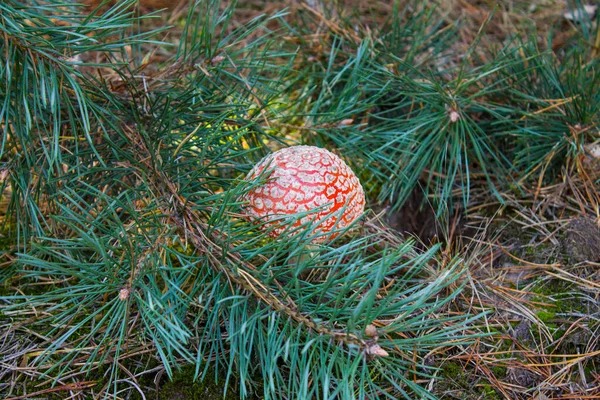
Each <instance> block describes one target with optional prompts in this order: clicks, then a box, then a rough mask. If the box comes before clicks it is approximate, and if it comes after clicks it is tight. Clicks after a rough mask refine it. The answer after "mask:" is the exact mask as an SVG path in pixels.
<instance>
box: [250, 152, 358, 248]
mask: <svg viewBox="0 0 600 400" xmlns="http://www.w3.org/2000/svg"><path fill="white" fill-rule="evenodd" d="M265 168H268V170H267V171H266V172H267V175H266V177H267V181H266V183H265V184H263V185H261V186H258V187H256V188H254V189H252V190H251V191H249V192H248V193H247V194H246V195H245V196H244V200H247V202H248V203H247V205H246V207H245V211H246V215H247V217H248V219H249V220H251V221H257V220H263V221H266V223H265V224H264V225H263V227H264V228H265V229H266V228H273V229H272V230H271V231H270V232H269V235H270V236H272V237H279V236H280V235H281V234H282V233H283V232H284V231H285V229H286V228H288V227H289V225H288V226H285V224H283V225H282V224H281V218H282V217H285V216H294V215H295V214H298V213H306V215H305V216H303V217H302V218H297V217H295V218H293V225H292V227H298V226H301V225H303V224H305V223H307V222H309V221H312V220H314V221H315V224H316V225H315V226H314V232H315V233H317V234H318V235H317V237H316V238H315V239H314V240H313V241H314V242H324V241H326V240H330V239H333V238H334V237H336V236H337V235H338V232H332V230H334V229H335V230H338V229H343V228H345V227H346V226H348V225H350V224H351V223H352V222H353V221H354V220H356V219H357V218H358V217H359V216H360V215H361V214H362V213H363V210H364V207H365V193H364V191H363V188H362V186H361V184H360V182H359V181H358V178H357V177H356V175H355V174H354V172H352V170H351V169H350V167H348V165H346V163H345V162H344V161H343V160H342V159H341V158H339V157H338V156H336V155H335V154H333V153H332V152H330V151H327V150H325V149H321V148H318V147H313V146H293V147H288V148H285V149H282V150H279V151H276V152H274V153H272V154H270V155H268V156H266V157H265V158H263V159H262V160H261V161H260V162H259V163H258V164H256V166H255V167H254V168H253V169H252V171H250V173H249V174H248V176H247V177H246V179H247V180H252V179H254V178H256V177H258V176H260V175H261V174H263V171H264V170H265ZM311 210H314V212H311ZM342 210H343V211H342ZM330 232H331V233H330Z"/></svg>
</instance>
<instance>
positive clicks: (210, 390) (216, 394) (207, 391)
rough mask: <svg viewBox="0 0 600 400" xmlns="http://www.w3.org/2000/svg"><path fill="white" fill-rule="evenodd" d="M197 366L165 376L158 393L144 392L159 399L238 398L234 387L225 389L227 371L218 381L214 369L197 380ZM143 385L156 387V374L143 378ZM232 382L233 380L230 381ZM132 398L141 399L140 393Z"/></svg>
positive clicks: (230, 399) (199, 399)
mask: <svg viewBox="0 0 600 400" xmlns="http://www.w3.org/2000/svg"><path fill="white" fill-rule="evenodd" d="M194 374H195V366H194V365H187V366H184V367H182V368H181V369H179V370H178V371H175V372H174V374H173V379H172V380H168V378H167V379H165V378H164V377H163V379H162V380H161V385H160V386H159V388H158V393H156V394H149V393H144V394H145V395H146V397H149V396H148V395H150V397H152V398H156V399H159V400H184V399H185V400H205V399H215V400H216V399H223V400H238V399H239V398H240V396H239V394H238V393H237V392H236V391H235V389H234V388H233V387H228V388H227V391H225V373H222V374H221V376H222V379H220V380H219V381H218V382H215V380H214V376H215V373H214V370H212V371H209V372H208V373H207V374H206V379H204V380H203V381H195V382H194ZM141 383H142V386H144V387H154V376H146V377H145V378H144V379H143V380H142V382H141ZM230 383H231V382H230ZM130 398H131V399H132V400H141V399H142V397H141V395H140V394H139V393H137V392H135V393H132V396H131V397H130ZM248 398H249V399H258V398H257V397H253V396H251V397H248Z"/></svg>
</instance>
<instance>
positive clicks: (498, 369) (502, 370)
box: [490, 365, 508, 379]
mask: <svg viewBox="0 0 600 400" xmlns="http://www.w3.org/2000/svg"><path fill="white" fill-rule="evenodd" d="M490 371H492V373H493V374H494V376H495V377H496V378H498V379H502V378H504V377H506V373H507V372H508V369H507V368H506V367H502V366H500V365H496V366H493V367H491V368H490Z"/></svg>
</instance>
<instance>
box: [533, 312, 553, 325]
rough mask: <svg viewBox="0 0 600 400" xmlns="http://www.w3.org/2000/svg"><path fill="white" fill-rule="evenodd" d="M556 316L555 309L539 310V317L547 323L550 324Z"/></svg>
mask: <svg viewBox="0 0 600 400" xmlns="http://www.w3.org/2000/svg"><path fill="white" fill-rule="evenodd" d="M555 316H556V312H555V311H543V310H542V311H538V312H537V317H538V318H539V320H540V321H542V322H543V323H544V324H546V325H549V324H550V323H551V322H552V321H553V320H554V317H555Z"/></svg>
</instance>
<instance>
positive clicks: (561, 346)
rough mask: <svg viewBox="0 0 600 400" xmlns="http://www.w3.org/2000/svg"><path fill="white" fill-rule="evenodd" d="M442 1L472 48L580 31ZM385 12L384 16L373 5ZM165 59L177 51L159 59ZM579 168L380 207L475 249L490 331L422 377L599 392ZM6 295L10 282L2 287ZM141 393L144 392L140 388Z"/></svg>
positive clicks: (247, 4)
mask: <svg viewBox="0 0 600 400" xmlns="http://www.w3.org/2000/svg"><path fill="white" fill-rule="evenodd" d="M338 2H339V1H338ZM345 2H346V3H348V6H347V7H338V9H339V10H354V11H356V9H358V12H359V13H360V12H361V10H363V9H364V10H371V11H370V12H369V13H367V12H366V11H365V13H364V18H363V21H362V22H363V23H364V24H365V25H368V24H369V23H376V21H377V18H383V16H385V14H386V12H388V11H389V9H390V7H391V6H390V3H391V2H388V1H381V2H377V1H375V0H356V1H354V2H353V1H350V0H345ZM142 3H143V4H142V6H141V10H142V11H143V12H145V11H147V10H149V9H151V8H152V1H142ZM240 3H241V4H240V7H239V11H238V13H239V15H238V18H239V23H243V22H246V21H249V20H251V19H252V18H253V17H254V16H256V15H258V14H263V13H271V12H274V11H276V10H280V9H283V8H285V7H288V11H289V16H288V18H289V19H293V18H294V11H295V10H296V9H298V8H300V7H310V3H314V2H310V1H307V2H306V3H302V2H300V1H297V0H285V1H275V0H273V1H265V0H252V1H243V2H240ZM376 3H380V4H376ZM438 3H439V14H440V15H443V16H444V18H445V19H446V20H447V21H456V20H460V21H462V23H461V25H460V32H461V34H460V36H461V37H462V39H463V41H462V42H457V43H456V46H457V47H459V48H461V47H465V48H466V47H467V46H468V45H469V43H470V42H471V41H472V40H473V38H474V37H475V35H476V33H477V32H479V30H480V28H481V27H482V26H484V27H485V30H486V35H485V36H483V39H482V40H483V41H486V42H487V43H486V46H488V47H493V46H494V41H496V42H497V44H498V45H502V43H503V41H504V40H505V39H506V37H507V36H508V35H509V34H510V33H511V32H515V31H518V30H519V29H520V26H521V25H522V24H524V23H525V22H526V21H529V22H531V21H535V24H536V25H537V27H538V29H540V30H541V32H540V33H539V35H540V38H541V39H540V40H543V37H544V36H545V33H544V32H543V30H544V27H547V30H548V32H549V31H550V30H552V32H553V34H554V36H555V40H554V42H553V43H554V47H555V48H554V49H553V50H555V51H560V47H561V45H562V43H564V44H565V45H566V44H568V42H569V38H570V36H571V35H573V34H574V28H573V24H572V20H571V19H570V18H568V11H569V8H568V4H567V2H566V1H559V0H535V1H519V0H515V1H508V0H503V1H499V2H498V1H487V0H481V1H476V2H472V1H462V0H439V1H438ZM177 4H178V5H176V6H172V7H171V9H167V10H164V11H161V12H160V13H159V14H157V15H159V18H157V19H156V20H155V22H156V24H165V25H167V24H173V23H175V22H176V21H177V20H178V19H179V18H181V16H182V15H184V14H185V10H186V8H185V1H180V2H179V3H177ZM159 5H163V4H159ZM315 7H316V6H315ZM377 9H378V10H379V11H380V15H377V14H376V13H374V12H373V10H377ZM348 12H350V11H348ZM315 13H318V7H316V8H315ZM488 20H490V21H489V22H487V23H486V21H488ZM324 24H329V25H331V24H335V21H329V22H326V21H325V22H324ZM330 27H331V26H330ZM159 57H166V55H165V54H162V55H161V54H157V58H159ZM589 171H592V172H594V171H595V173H597V174H598V175H597V176H596V177H595V178H594V177H592V179H590V181H592V182H597V179H598V178H599V177H600V168H598V166H596V167H593V168H591V169H590V170H589ZM570 172H571V173H569V171H567V173H565V174H564V175H563V176H562V180H561V181H560V182H555V183H553V184H551V185H548V186H543V185H541V184H539V185H532V186H531V187H530V188H529V190H528V191H526V192H524V193H514V194H506V193H505V194H504V196H505V198H506V199H507V200H506V201H505V203H504V204H500V203H498V202H497V201H495V200H493V199H490V196H489V194H488V193H486V192H485V190H484V189H482V190H481V191H475V192H474V193H472V200H471V202H470V204H469V207H468V208H467V209H466V210H462V211H460V212H457V213H456V214H455V215H454V216H452V217H450V218H448V220H446V221H438V220H436V218H435V215H434V213H433V212H432V211H430V210H429V208H428V206H427V205H426V203H425V205H424V202H423V201H422V200H423V199H422V197H421V196H420V195H418V194H415V195H414V198H411V199H410V200H409V201H408V202H407V203H406V205H405V206H404V207H403V208H402V209H400V210H399V211H395V212H388V211H386V210H387V209H386V207H385V205H380V206H376V207H374V208H376V209H377V210H378V211H380V214H379V217H380V218H381V220H382V221H384V222H385V223H387V224H388V225H389V226H391V227H392V228H394V229H396V230H398V231H399V232H401V233H403V234H405V235H406V236H413V237H416V238H417V240H419V241H420V242H421V243H422V244H423V246H429V245H431V244H432V243H440V242H441V243H443V246H444V249H445V251H447V252H448V253H449V254H450V253H454V252H459V251H460V252H463V253H465V254H467V255H468V258H467V266H468V268H469V272H470V278H469V283H468V284H467V286H466V287H465V289H464V290H463V292H462V293H461V294H460V295H459V297H458V298H457V299H456V300H455V302H454V304H453V305H451V307H455V309H456V310H457V312H465V313H470V312H474V311H476V312H485V313H486V314H485V316H484V319H483V321H484V322H483V323H480V324H479V325H478V326H476V327H475V326H474V327H473V330H477V331H478V332H479V333H481V334H482V335H483V336H481V337H480V338H478V339H476V341H475V343H472V344H468V345H459V346H456V347H454V348H452V349H450V350H448V349H444V350H440V352H439V353H435V352H432V354H431V355H430V360H429V362H430V363H431V364H432V365H436V366H437V367H439V370H437V372H436V375H437V376H436V379H432V380H431V381H429V382H421V384H422V385H424V386H425V387H426V388H427V389H428V390H429V391H430V392H432V393H434V394H436V395H437V396H438V397H439V398H440V399H462V400H475V399H535V400H545V399H593V398H598V399H600V372H599V371H600V283H599V282H600V219H599V218H600V210H598V209H597V208H594V204H596V205H597V204H598V203H597V198H596V196H597V194H596V193H595V191H596V190H597V189H598V188H597V187H596V188H591V189H590V188H589V187H588V186H586V182H583V181H582V180H581V179H580V178H579V175H577V174H576V173H575V172H574V171H570ZM5 245H8V246H10V243H7V244H5ZM7 290H8V289H7V288H3V287H1V286H0V291H4V292H6V291H7ZM2 294H3V293H0V295H2ZM4 294H6V293H4ZM14 343H19V341H18V340H16V339H15V341H14V342H13V344H14ZM14 345H15V346H17V345H16V344H14ZM3 346H5V347H8V346H10V344H9V343H7V342H5V343H2V342H0V350H2V349H3ZM4 350H5V351H6V350H7V349H6V348H4ZM8 350H10V347H9V348H8ZM0 353H2V351H0ZM148 370H149V371H151V372H150V373H149V374H147V375H146V376H145V377H143V379H140V386H141V387H143V388H144V389H145V390H147V393H146V394H145V398H148V399H151V398H157V399H218V398H222V396H223V392H224V387H223V386H221V383H219V384H218V385H215V384H213V383H212V381H211V379H207V380H206V381H205V382H201V383H194V382H193V379H192V377H193V371H191V370H190V369H189V368H183V369H182V370H181V371H179V372H176V373H175V375H174V378H173V380H172V381H169V380H168V378H167V375H166V374H163V372H164V371H162V370H161V369H160V367H159V366H157V367H155V368H154V369H152V368H148ZM87 379H88V381H90V382H92V384H91V385H95V386H96V387H100V386H102V385H103V383H102V381H101V378H98V380H95V379H94V377H93V376H92V377H89V378H87ZM229 387H230V389H228V390H227V395H226V396H227V397H226V398H227V399H233V398H239V397H237V395H236V387H235V384H232V385H230V386H229ZM61 390H62V391H61ZM28 393H31V394H30V395H29V397H28V396H25V397H12V399H14V400H17V399H25V398H30V399H34V398H36V399H59V398H61V399H62V398H86V393H87V392H86V388H73V387H67V386H64V387H62V389H61V388H59V390H56V387H54V388H50V387H49V386H48V384H47V382H46V383H45V384H44V383H42V384H39V385H34V386H32V387H30V388H29V390H28ZM69 396H73V397H69ZM131 396H132V397H130V398H141V397H139V394H138V393H136V392H135V391H133V392H132V393H131Z"/></svg>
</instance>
